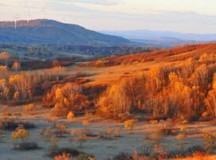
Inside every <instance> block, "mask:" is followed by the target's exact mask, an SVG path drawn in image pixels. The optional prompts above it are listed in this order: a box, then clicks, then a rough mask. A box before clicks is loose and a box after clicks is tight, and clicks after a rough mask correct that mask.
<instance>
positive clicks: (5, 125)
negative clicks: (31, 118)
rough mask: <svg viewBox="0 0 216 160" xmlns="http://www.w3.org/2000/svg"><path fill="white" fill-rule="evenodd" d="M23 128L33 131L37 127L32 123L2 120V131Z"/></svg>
mask: <svg viewBox="0 0 216 160" xmlns="http://www.w3.org/2000/svg"><path fill="white" fill-rule="evenodd" d="M20 126H22V127H23V128H24V129H33V128H35V127H36V126H35V125H34V124H33V123H30V122H22V121H14V120H1V121H0V129H2V130H9V131H13V130H15V129H17V128H18V127H20Z"/></svg>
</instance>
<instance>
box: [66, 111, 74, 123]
mask: <svg viewBox="0 0 216 160" xmlns="http://www.w3.org/2000/svg"><path fill="white" fill-rule="evenodd" d="M74 118H75V115H74V113H73V112H72V111H70V112H69V113H68V115H67V120H68V122H72V121H73V119H74Z"/></svg>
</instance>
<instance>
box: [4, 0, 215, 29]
mask: <svg viewBox="0 0 216 160" xmlns="http://www.w3.org/2000/svg"><path fill="white" fill-rule="evenodd" d="M38 18H46V19H54V20H59V21H62V22H67V23H73V24H79V25H82V26H84V27H86V28H89V29H93V30H97V31H100V30H139V29H150V30H159V31H177V32H184V33H216V0H0V21H5V20H12V21H14V20H20V19H22V20H23V19H24V20H25V19H26V20H27V19H38Z"/></svg>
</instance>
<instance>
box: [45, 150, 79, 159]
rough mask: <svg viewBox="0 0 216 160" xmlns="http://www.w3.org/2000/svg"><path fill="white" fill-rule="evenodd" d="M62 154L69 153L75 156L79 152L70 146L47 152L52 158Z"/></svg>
mask: <svg viewBox="0 0 216 160" xmlns="http://www.w3.org/2000/svg"><path fill="white" fill-rule="evenodd" d="M63 154H69V155H70V156H71V157H77V156H78V155H80V154H81V152H80V151H78V150H76V149H72V148H58V149H56V150H52V151H50V153H48V156H49V157H52V158H54V157H57V156H59V155H63Z"/></svg>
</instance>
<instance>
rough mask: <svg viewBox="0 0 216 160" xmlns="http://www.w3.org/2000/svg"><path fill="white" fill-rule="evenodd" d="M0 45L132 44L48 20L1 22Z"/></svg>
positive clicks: (120, 38)
mask: <svg viewBox="0 0 216 160" xmlns="http://www.w3.org/2000/svg"><path fill="white" fill-rule="evenodd" d="M0 43H20V44H52V45H62V44H64V45H92V46H114V45H123V44H128V43H130V41H129V40H127V39H125V38H122V37H118V36H111V35H106V34H102V33H98V32H95V31H91V30H88V29H86V28H84V27H81V26H79V25H74V24H66V23H61V22H58V21H54V20H48V19H36V20H30V21H26V20H25V21H24V20H21V21H17V22H12V21H2V22H0Z"/></svg>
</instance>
